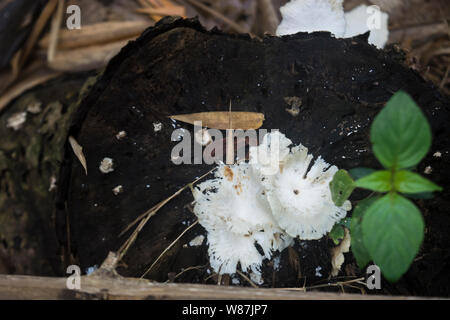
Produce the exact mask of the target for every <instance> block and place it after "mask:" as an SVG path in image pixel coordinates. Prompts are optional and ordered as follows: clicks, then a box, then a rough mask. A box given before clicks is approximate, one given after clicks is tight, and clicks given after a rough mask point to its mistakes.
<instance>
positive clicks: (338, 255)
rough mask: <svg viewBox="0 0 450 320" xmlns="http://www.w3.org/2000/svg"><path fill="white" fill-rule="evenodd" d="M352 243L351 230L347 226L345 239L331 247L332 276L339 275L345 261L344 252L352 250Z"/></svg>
mask: <svg viewBox="0 0 450 320" xmlns="http://www.w3.org/2000/svg"><path fill="white" fill-rule="evenodd" d="M350 243H351V237H350V231H349V230H348V229H347V228H345V235H344V239H342V241H341V243H340V244H339V245H338V246H337V247H334V248H332V249H331V268H332V269H331V276H332V277H335V276H337V275H338V273H339V271H340V270H341V266H342V264H343V263H344V261H345V258H344V253H346V252H348V251H349V250H350Z"/></svg>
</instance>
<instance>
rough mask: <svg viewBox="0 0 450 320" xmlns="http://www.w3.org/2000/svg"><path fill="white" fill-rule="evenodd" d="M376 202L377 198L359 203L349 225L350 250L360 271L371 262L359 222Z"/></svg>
mask: <svg viewBox="0 0 450 320" xmlns="http://www.w3.org/2000/svg"><path fill="white" fill-rule="evenodd" d="M376 200H377V198H368V199H365V200H362V201H360V202H359V203H358V205H357V206H356V207H355V209H353V213H352V220H351V223H350V234H351V236H352V237H351V242H352V243H351V248H352V253H353V256H354V257H355V259H356V263H357V264H358V266H359V267H360V268H361V269H363V268H364V267H365V266H366V265H367V264H368V263H369V262H370V261H371V260H372V258H371V257H370V254H369V252H368V251H367V249H366V246H365V245H364V241H363V236H362V227H361V222H362V218H363V215H364V213H365V211H366V210H367V208H369V207H370V206H371V205H372V203H374V202H375V201H376Z"/></svg>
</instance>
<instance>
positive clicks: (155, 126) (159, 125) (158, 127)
mask: <svg viewBox="0 0 450 320" xmlns="http://www.w3.org/2000/svg"><path fill="white" fill-rule="evenodd" d="M162 127H163V125H162V123H161V122H153V131H155V132H158V131H161V129H162Z"/></svg>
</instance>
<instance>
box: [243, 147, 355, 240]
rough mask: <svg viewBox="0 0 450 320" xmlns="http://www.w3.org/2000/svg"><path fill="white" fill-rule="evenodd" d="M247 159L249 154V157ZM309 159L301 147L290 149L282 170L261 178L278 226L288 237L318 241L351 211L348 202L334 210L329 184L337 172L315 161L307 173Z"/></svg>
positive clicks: (310, 158) (306, 151)
mask: <svg viewBox="0 0 450 320" xmlns="http://www.w3.org/2000/svg"><path fill="white" fill-rule="evenodd" d="M250 156H251V154H250ZM312 159H313V156H312V155H310V154H308V149H307V148H305V147H304V146H302V145H299V146H297V147H294V148H292V150H291V153H290V154H289V155H288V156H287V157H286V159H285V160H284V164H283V166H282V170H281V171H280V173H279V174H277V175H275V176H268V177H266V176H264V175H262V177H263V179H264V181H269V183H264V182H263V184H264V187H265V189H266V196H267V199H268V201H269V204H270V207H271V210H272V214H273V216H274V218H275V220H276V222H277V223H278V225H279V226H280V227H281V228H282V229H283V230H284V231H285V232H286V233H287V234H288V235H290V236H291V237H297V236H298V237H299V238H300V239H303V240H312V239H320V238H321V237H322V236H323V235H325V234H326V233H328V232H330V230H331V228H332V227H333V225H334V224H335V223H336V222H337V221H339V220H341V219H342V218H343V217H345V215H346V214H347V211H348V210H350V209H351V205H350V202H348V201H347V202H346V203H345V204H344V206H342V207H336V205H335V204H334V203H333V200H332V199H331V191H330V188H329V183H330V181H331V180H332V179H333V176H334V174H335V173H336V172H337V171H338V168H337V167H335V166H331V167H330V165H329V164H327V163H326V162H325V161H324V160H323V159H322V158H321V157H319V158H318V159H317V160H316V161H315V162H314V164H313V166H312V167H311V169H310V170H309V171H308V168H309V166H310V163H311V161H312Z"/></svg>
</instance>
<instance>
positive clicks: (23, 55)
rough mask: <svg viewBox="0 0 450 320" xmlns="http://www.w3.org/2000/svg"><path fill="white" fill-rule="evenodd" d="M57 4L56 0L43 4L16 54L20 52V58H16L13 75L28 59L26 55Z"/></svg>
mask: <svg viewBox="0 0 450 320" xmlns="http://www.w3.org/2000/svg"><path fill="white" fill-rule="evenodd" d="M57 4H58V0H50V1H49V2H48V3H47V5H46V6H45V8H44V10H42V12H41V15H40V16H39V18H38V19H37V21H36V23H35V24H34V27H33V30H32V31H31V34H30V36H29V37H28V39H27V41H26V43H25V46H24V47H23V49H22V50H20V51H19V52H18V53H17V54H20V59H18V65H17V66H16V67H15V70H16V73H15V76H16V77H17V75H18V73H19V72H20V70H21V69H22V66H23V65H24V64H25V62H26V61H27V59H28V56H29V55H30V53H31V50H32V49H33V48H34V45H35V44H36V42H37V40H38V38H39V36H40V34H41V32H42V31H43V30H44V27H45V25H46V24H47V22H48V20H49V19H50V17H51V16H52V14H53V11H54V10H55V8H56V5H57Z"/></svg>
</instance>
